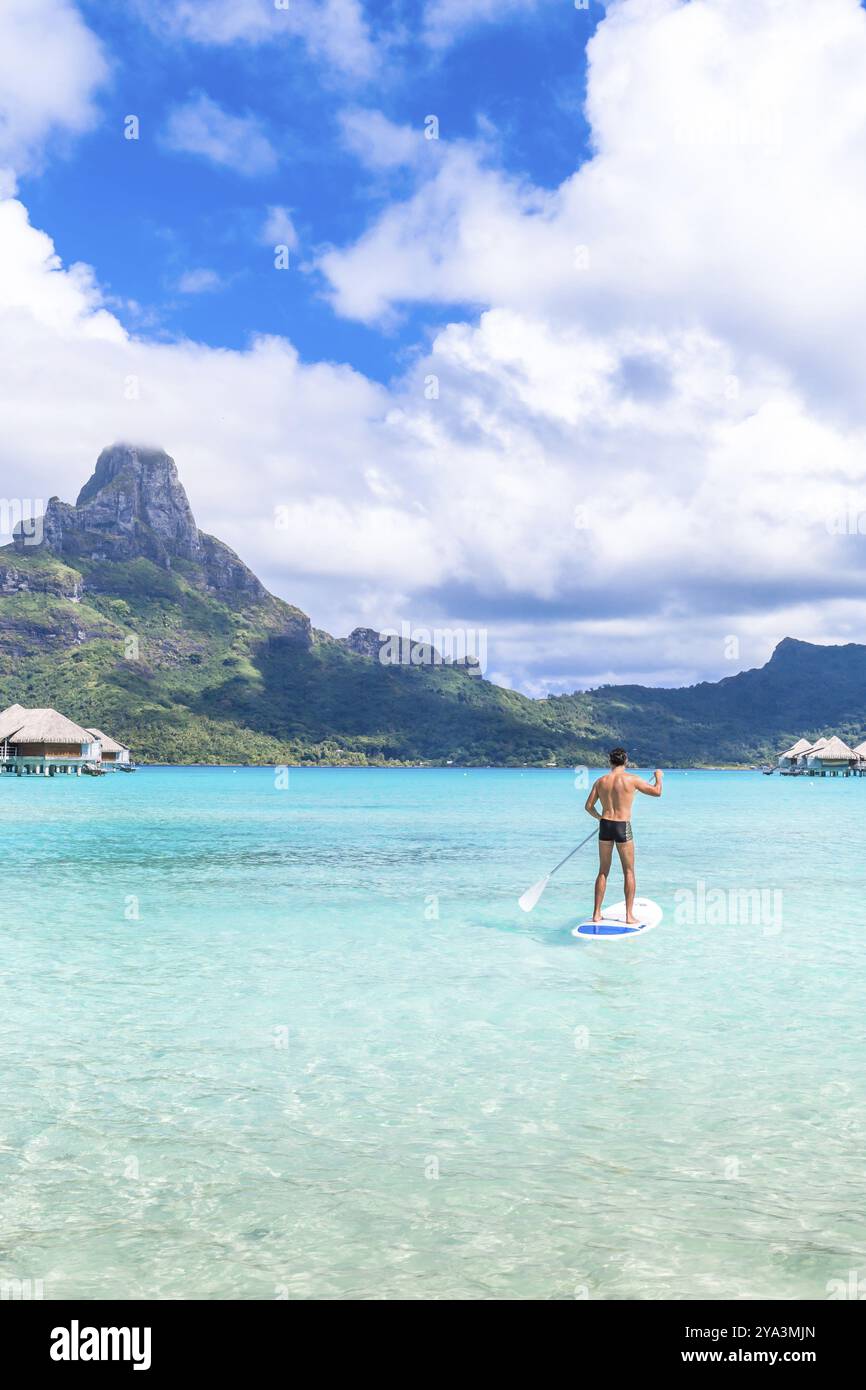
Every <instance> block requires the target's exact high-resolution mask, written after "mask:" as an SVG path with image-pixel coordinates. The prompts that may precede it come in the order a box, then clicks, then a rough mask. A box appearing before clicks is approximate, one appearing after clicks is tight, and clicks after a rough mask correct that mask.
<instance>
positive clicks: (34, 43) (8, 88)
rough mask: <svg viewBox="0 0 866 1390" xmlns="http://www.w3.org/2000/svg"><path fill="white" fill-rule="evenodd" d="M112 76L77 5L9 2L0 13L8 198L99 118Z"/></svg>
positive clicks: (1, 142) (1, 165)
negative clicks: (23, 177)
mask: <svg viewBox="0 0 866 1390" xmlns="http://www.w3.org/2000/svg"><path fill="white" fill-rule="evenodd" d="M107 76H108V63H107V60H106V58H105V55H104V53H103V51H102V47H101V45H100V43H99V42H98V40H97V39H96V37H95V36H94V35H93V34H92V33H91V32H90V30H89V29H88V28H87V27H86V25H85V24H84V23H83V22H82V20H81V17H80V16H79V14H78V11H77V9H76V7H75V5H74V4H72V3H71V2H70V0H4V3H3V5H2V6H0V191H3V190H5V191H6V192H8V191H10V190H11V188H12V187H13V186H14V179H15V175H16V174H22V173H29V172H32V171H33V170H34V169H35V168H38V167H39V166H40V165H41V163H42V162H43V160H44V159H45V157H46V155H47V154H48V153H50V152H51V151H52V149H53V148H54V147H55V146H56V145H57V144H62V142H63V140H64V139H65V138H67V137H68V136H70V135H77V134H81V133H82V132H83V131H86V130H89V129H90V127H91V126H92V125H93V124H94V122H95V120H96V118H97V109H96V105H95V97H96V93H97V92H98V90H99V88H100V86H101V85H102V84H103V83H104V82H105V80H106V78H107Z"/></svg>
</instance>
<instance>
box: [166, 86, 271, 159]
mask: <svg viewBox="0 0 866 1390" xmlns="http://www.w3.org/2000/svg"><path fill="white" fill-rule="evenodd" d="M162 140H163V144H164V145H165V146H166V147H167V148H168V149H170V150H175V151H177V152H178V153H180V154H195V155H200V156H201V157H202V158H203V159H207V160H209V161H210V163H211V164H216V165H219V166H220V167H221V168H224V169H233V170H234V171H235V173H237V174H243V175H245V176H246V177H249V178H252V177H255V176H256V175H258V174H268V173H271V172H272V170H274V169H275V168H276V167H277V152H276V150H275V149H274V147H273V145H272V144H271V142H270V140H269V139H268V137H267V134H266V133H265V130H264V128H263V126H262V123H261V121H260V120H259V118H258V117H257V116H255V115H252V114H250V113H248V114H247V115H244V116H234V115H232V113H231V112H230V111H226V110H225V108H224V107H222V106H220V104H219V102H216V101H214V100H213V98H212V97H209V96H207V94H206V93H205V92H198V93H196V95H195V96H192V97H190V99H189V100H188V101H186V102H184V103H183V104H182V105H180V106H176V107H175V108H174V110H173V111H172V112H171V113H170V115H169V118H168V121H167V123H166V127H165V130H164V132H163V136H162Z"/></svg>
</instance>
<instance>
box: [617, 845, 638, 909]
mask: <svg viewBox="0 0 866 1390" xmlns="http://www.w3.org/2000/svg"><path fill="white" fill-rule="evenodd" d="M617 849H618V850H619V862H620V864H621V865H622V881H623V885H624V887H625V920H626V921H627V922H629V923H630V924H631V925H632V926H635V925H636V924H637V918H636V917H635V915H634V911H633V909H634V890H635V880H634V840H626V842H625V844H622V845H617Z"/></svg>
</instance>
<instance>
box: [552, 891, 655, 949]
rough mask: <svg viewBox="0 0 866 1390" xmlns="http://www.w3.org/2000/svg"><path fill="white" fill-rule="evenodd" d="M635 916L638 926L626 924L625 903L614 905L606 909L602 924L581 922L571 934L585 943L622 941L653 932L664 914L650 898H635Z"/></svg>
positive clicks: (573, 928)
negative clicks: (626, 937) (628, 937)
mask: <svg viewBox="0 0 866 1390" xmlns="http://www.w3.org/2000/svg"><path fill="white" fill-rule="evenodd" d="M634 916H635V917H637V919H638V925H637V926H632V925H630V924H629V923H627V922H626V920H625V902H624V901H623V902H621V903H614V905H613V907H606V908H605V909H604V914H603V916H602V920H601V921H600V922H581V924H580V926H579V927H572V929H571V934H572V936H579V937H580V938H581V939H582V940H584V941H621V940H622V938H623V937H624V936H644V935H645V933H646V932H648V931H652V929H653V927H657V926H658V924H659V922H660V921H661V920H662V917H663V916H664V914H663V912H662V910H661V908H660V907H659V905H658V903H654V902H653V901H652V900H651V899H650V898H635V900H634Z"/></svg>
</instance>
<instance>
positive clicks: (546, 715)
mask: <svg viewBox="0 0 866 1390" xmlns="http://www.w3.org/2000/svg"><path fill="white" fill-rule="evenodd" d="M380 645H381V644H380V639H379V637H378V634H376V633H375V632H371V631H369V630H368V629H363V628H359V629H356V630H355V632H353V633H352V634H351V635H350V636H349V637H347V638H343V639H337V638H333V637H331V636H329V635H328V634H327V633H324V632H319V631H317V630H315V629H314V628H312V626H311V624H310V621H309V619H308V618H307V616H306V615H305V614H304V613H302V612H301V611H300V610H299V609H297V608H294V607H292V606H291V604H288V603H285V602H283V600H282V599H278V598H275V597H274V596H273V595H272V594H269V593H268V592H267V590H266V589H265V588H264V587H263V585H262V584H261V583H260V582H259V580H258V579H257V578H256V576H255V575H254V574H253V573H252V572H251V571H250V570H249V569H248V568H247V567H246V565H244V564H243V562H242V561H241V560H240V559H239V558H238V556H237V555H235V553H234V552H233V551H232V550H230V549H229V548H228V546H226V545H223V543H222V542H221V541H219V540H217V539H216V538H215V537H213V536H209V535H207V534H205V533H204V532H202V531H199V529H198V527H197V526H196V524H195V520H194V518H193V515H192V512H191V510H190V506H189V502H188V500H187V497H186V493H185V492H184V489H183V487H182V485H181V483H180V480H179V478H178V474H177V468H176V467H175V464H174V461H173V460H172V459H171V458H169V456H168V455H167V454H165V453H163V452H162V451H161V450H149V449H140V448H135V447H132V446H129V445H114V446H113V447H112V448H110V449H106V450H104V451H103V453H102V454H101V455H100V457H99V459H98V461H97V464H96V469H95V471H94V474H93V476H92V477H91V478H90V480H89V481H88V482H87V483H86V484H85V486H84V487H83V488H82V490H81V492H80V494H79V496H78V500H77V502H76V504H75V506H71V505H69V504H68V503H64V502H61V501H60V500H59V499H58V498H56V497H53V498H51V500H50V502H49V503H48V507H47V509H46V512H45V515H44V517H43V518H41V519H40V520H39V521H38V522H37V523H28V524H22V525H21V526H20V527H19V528H18V531H17V533H16V535H15V539H14V541H13V543H12V544H11V545H8V546H5V547H2V548H0V706H2V705H6V704H11V703H13V702H18V703H20V704H23V705H29V706H34V705H40V706H42V705H52V706H55V707H56V708H58V709H60V710H62V711H63V712H64V713H65V714H68V715H69V716H70V717H72V718H74V719H75V720H77V721H78V722H80V723H82V724H85V725H90V726H96V727H99V728H102V729H105V730H106V731H107V732H109V733H111V734H112V735H114V736H115V737H117V738H120V739H121V740H123V742H124V743H127V744H129V745H130V747H131V748H132V749H133V753H134V755H135V756H136V757H138V758H139V759H147V760H152V761H161V762H267V763H286V762H288V763H360V764H364V763H408V762H412V763H414V762H433V763H442V762H446V761H448V760H452V761H453V762H455V763H465V764H499V765H523V764H527V763H533V764H534V763H549V762H551V761H553V760H556V761H557V762H558V763H560V764H563V763H571V764H579V763H587V762H595V761H597V760H598V758H599V755H600V754H603V753H604V751H605V750H606V749H607V748H609V747H610V746H611V744H613V743H619V742H622V743H624V744H625V745H626V746H627V747H629V749H630V750H631V751H632V753H633V756H636V757H637V758H639V759H641V760H642V761H644V762H651V763H655V762H659V763H661V764H664V765H667V766H676V765H694V764H702V763H703V764H706V763H744V762H745V763H748V762H755V761H758V760H760V759H763V758H765V757H767V756H768V755H770V754H771V753H773V752H775V751H777V750H778V749H780V748H781V747H783V746H785V745H787V744H788V743H790V742H793V740H794V739H795V738H796V737H798V736H799V735H800V734H805V735H807V736H809V735H815V736H817V735H818V734H820V733H824V732H827V731H828V730H830V729H833V730H834V731H836V732H839V733H840V734H841V735H842V736H843V737H844V738H847V739H848V740H849V741H851V739H853V740H854V741H855V742H859V741H860V739H861V738H863V737H864V736H866V647H862V646H855V645H853V644H852V645H849V646H846V647H815V646H810V645H809V644H807V643H805V642H795V641H793V640H792V639H790V638H787V639H785V641H783V642H781V643H780V644H779V646H778V647H777V648H776V650H775V652H774V653H773V656H772V658H771V659H770V661H769V662H768V663H767V665H766V666H764V667H762V668H761V669H760V670H756V671H744V672H741V673H740V674H739V675H736V676H731V677H729V678H728V679H726V680H722V681H719V682H717V683H715V684H712V683H707V682H704V683H702V684H700V685H695V686H690V687H688V688H686V689H681V690H660V689H651V688H647V687H644V686H637V685H635V686H605V687H602V688H601V689H599V690H593V691H587V692H584V693H578V694H574V695H567V696H557V697H550V698H549V699H544V700H531V699H529V698H527V697H526V696H523V695H520V694H517V693H515V692H514V691H510V690H504V689H502V688H500V687H499V686H496V685H493V684H491V683H490V682H489V681H486V680H484V679H483V678H482V677H481V675H480V674H479V672H478V670H477V668H476V667H474V666H473V664H472V662H471V661H467V662H464V663H462V664H452V665H447V664H435V663H434V662H432V661H431V655H432V653H431V649H430V648H423V647H421V646H419V645H417V644H415V645H410V646H409V647H408V648H407V646H406V645H405V644H403V645H402V646H401V645H398V647H397V651H396V654H397V656H398V657H399V664H392V665H387V664H386V665H383V664H382V661H381V660H380V659H379V655H380ZM413 662H415V663H417V664H411V663H413Z"/></svg>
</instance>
